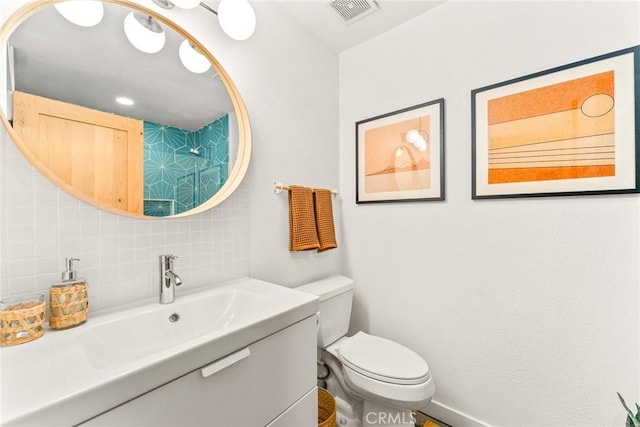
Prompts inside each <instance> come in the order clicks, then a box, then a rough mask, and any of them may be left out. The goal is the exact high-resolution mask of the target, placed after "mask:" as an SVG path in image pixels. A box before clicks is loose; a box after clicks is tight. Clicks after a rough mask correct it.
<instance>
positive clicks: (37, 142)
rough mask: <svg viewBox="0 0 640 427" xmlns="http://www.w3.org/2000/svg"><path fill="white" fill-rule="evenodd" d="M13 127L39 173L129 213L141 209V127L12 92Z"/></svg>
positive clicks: (120, 118) (138, 123) (131, 121)
mask: <svg viewBox="0 0 640 427" xmlns="http://www.w3.org/2000/svg"><path fill="white" fill-rule="evenodd" d="M13 97H14V98H13V105H14V107H13V113H14V118H13V127H14V129H15V131H16V133H17V134H18V135H19V136H20V137H21V138H22V141H23V142H24V144H25V145H26V147H27V148H28V149H29V150H30V151H31V154H32V155H33V156H34V157H35V158H36V160H37V161H38V162H39V163H40V165H41V168H40V169H41V172H43V173H44V174H45V175H48V177H49V178H51V177H52V176H53V177H54V178H57V179H58V180H60V181H62V182H64V183H65V184H67V185H68V186H70V187H72V188H74V189H76V191H79V192H80V193H82V194H83V195H86V196H88V197H90V198H92V199H94V200H97V201H99V202H101V203H104V204H106V205H108V206H112V207H114V208H117V209H121V210H124V211H128V212H131V213H136V214H142V208H143V179H144V178H143V122H142V121H141V120H136V119H131V118H128V117H123V116H118V115H115V114H110V113H104V112H102V111H97V110H93V109H90V108H85V107H80V106H77V105H73V104H68V103H64V102H60V101H56V100H52V99H48V98H43V97H39V96H35V95H31V94H27V93H22V92H14V95H13Z"/></svg>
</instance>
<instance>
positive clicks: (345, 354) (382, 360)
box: [339, 332, 431, 385]
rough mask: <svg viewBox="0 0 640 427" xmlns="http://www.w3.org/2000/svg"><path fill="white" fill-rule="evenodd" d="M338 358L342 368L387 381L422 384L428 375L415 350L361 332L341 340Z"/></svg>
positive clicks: (427, 368) (425, 364)
mask: <svg viewBox="0 0 640 427" xmlns="http://www.w3.org/2000/svg"><path fill="white" fill-rule="evenodd" d="M339 358H340V362H341V363H342V364H343V366H344V367H347V368H349V369H351V370H353V371H355V372H357V373H359V374H361V375H364V376H366V377H369V378H371V379H374V380H378V381H383V382H386V383H390V384H397V385H417V384H423V383H425V382H426V381H428V380H429V378H430V376H431V375H430V374H429V365H427V362H425V361H424V359H423V358H422V357H420V355H418V354H417V353H416V352H414V351H412V350H410V349H408V348H406V347H405V346H403V345H401V344H398V343H396V342H393V341H390V340H387V339H385V338H381V337H376V336H373V335H369V334H366V333H364V332H358V333H357V334H355V335H354V336H352V337H350V338H348V339H346V340H345V341H344V342H342V343H341V345H340V347H339Z"/></svg>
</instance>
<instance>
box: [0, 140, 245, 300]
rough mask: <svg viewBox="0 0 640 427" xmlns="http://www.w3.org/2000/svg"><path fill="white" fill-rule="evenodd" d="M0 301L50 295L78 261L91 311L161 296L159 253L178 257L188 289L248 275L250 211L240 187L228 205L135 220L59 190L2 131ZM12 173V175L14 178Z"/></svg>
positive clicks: (179, 270)
mask: <svg viewBox="0 0 640 427" xmlns="http://www.w3.org/2000/svg"><path fill="white" fill-rule="evenodd" d="M0 139H1V141H0V152H2V158H1V159H0V161H1V162H2V166H3V168H2V170H1V171H0V245H2V246H1V250H2V254H3V259H2V260H0V266H1V267H2V269H1V270H0V296H5V295H13V294H20V293H26V292H33V291H34V290H39V291H42V292H45V291H46V290H47V289H48V287H49V286H50V285H51V284H52V283H53V282H55V281H58V280H60V273H61V272H62V270H63V269H64V258H66V257H78V258H80V259H81V261H80V262H79V263H77V270H78V272H79V274H80V276H82V277H85V278H86V279H87V281H88V282H89V298H90V306H91V310H92V311H95V310H98V309H100V308H107V307H112V306H114V305H118V304H123V303H127V302H131V301H134V300H138V299H143V298H148V297H151V296H155V295H157V293H158V289H157V288H158V281H159V277H158V271H157V270H158V256H159V255H161V254H163V253H174V254H175V255H178V256H179V257H180V258H179V259H178V260H177V261H176V264H175V268H176V272H177V273H178V274H180V275H181V277H182V278H183V287H185V288H188V287H195V286H202V285H206V284H212V283H217V282H221V281H225V280H229V279H233V278H237V277H242V276H246V275H248V273H249V250H248V247H249V212H248V199H247V197H246V190H244V189H243V186H242V185H241V186H240V187H239V188H238V190H237V191H236V193H235V194H234V195H233V196H231V197H230V198H229V199H227V200H226V201H225V202H224V203H223V204H222V205H220V206H218V207H216V208H213V209H211V210H209V211H206V212H203V213H201V214H198V215H193V216H190V217H186V218H180V219H177V218H176V219H149V220H147V219H136V218H131V217H126V216H121V215H117V214H113V213H111V212H107V211H103V210H100V209H97V208H94V207H93V206H90V205H88V204H86V203H84V202H81V201H79V200H78V199H76V198H75V197H73V196H71V195H69V194H67V193H66V192H64V191H62V190H59V189H58V188H56V187H55V185H53V184H52V183H51V182H50V181H49V180H48V179H46V178H45V177H44V176H43V175H42V174H40V173H39V172H38V171H36V170H35V169H34V168H32V167H31V166H30V165H29V164H28V163H27V162H26V161H25V159H24V158H23V157H22V154H21V153H19V152H18V151H17V150H16V148H15V147H14V146H13V143H11V141H9V139H8V137H7V135H6V133H0ZM9 172H11V173H9Z"/></svg>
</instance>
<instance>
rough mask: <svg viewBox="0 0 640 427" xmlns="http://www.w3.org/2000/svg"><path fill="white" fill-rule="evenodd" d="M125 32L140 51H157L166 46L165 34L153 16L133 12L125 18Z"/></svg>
mask: <svg viewBox="0 0 640 427" xmlns="http://www.w3.org/2000/svg"><path fill="white" fill-rule="evenodd" d="M124 33H125V34H126V36H127V39H128V40H129V42H130V43H131V44H132V45H133V46H134V47H135V48H136V49H138V50H139V51H141V52H144V53H156V52H159V51H160V50H161V49H162V48H163V47H164V42H165V34H164V30H163V29H162V27H161V26H160V24H158V22H157V21H156V20H155V19H153V18H152V17H151V16H146V15H144V14H142V13H139V12H131V13H129V14H128V15H127V17H126V18H125V19H124Z"/></svg>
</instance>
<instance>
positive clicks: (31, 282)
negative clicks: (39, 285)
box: [3, 270, 35, 295]
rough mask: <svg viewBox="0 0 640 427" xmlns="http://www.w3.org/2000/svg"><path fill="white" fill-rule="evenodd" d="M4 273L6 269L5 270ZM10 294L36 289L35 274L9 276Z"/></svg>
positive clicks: (8, 287) (8, 288) (8, 290)
mask: <svg viewBox="0 0 640 427" xmlns="http://www.w3.org/2000/svg"><path fill="white" fill-rule="evenodd" d="M3 273H4V270H3ZM7 284H8V286H7V292H8V295H17V294H24V293H27V292H34V291H35V276H33V275H32V276H24V277H9V278H7Z"/></svg>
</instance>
